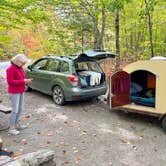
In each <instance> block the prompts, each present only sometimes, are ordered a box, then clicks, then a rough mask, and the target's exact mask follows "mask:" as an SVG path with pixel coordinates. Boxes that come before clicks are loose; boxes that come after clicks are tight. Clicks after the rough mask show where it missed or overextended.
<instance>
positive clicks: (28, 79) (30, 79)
mask: <svg viewBox="0 0 166 166" xmlns="http://www.w3.org/2000/svg"><path fill="white" fill-rule="evenodd" d="M32 80H33V79H32V78H26V79H24V82H25V84H29V83H30V82H32Z"/></svg>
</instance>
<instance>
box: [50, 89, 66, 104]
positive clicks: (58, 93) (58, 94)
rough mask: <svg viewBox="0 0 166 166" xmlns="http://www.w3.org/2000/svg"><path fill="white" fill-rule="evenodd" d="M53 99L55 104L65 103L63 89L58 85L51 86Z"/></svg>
mask: <svg viewBox="0 0 166 166" xmlns="http://www.w3.org/2000/svg"><path fill="white" fill-rule="evenodd" d="M52 97H53V101H54V102H55V104H58V105H64V104H65V96H64V93H63V90H62V88H61V87H60V86H56V87H54V88H53V93H52Z"/></svg>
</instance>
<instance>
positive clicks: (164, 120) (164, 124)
mask: <svg viewBox="0 0 166 166" xmlns="http://www.w3.org/2000/svg"><path fill="white" fill-rule="evenodd" d="M162 128H163V129H164V131H166V115H165V116H164V117H163V119H162Z"/></svg>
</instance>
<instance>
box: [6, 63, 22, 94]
mask: <svg viewBox="0 0 166 166" xmlns="http://www.w3.org/2000/svg"><path fill="white" fill-rule="evenodd" d="M6 76H7V83H8V93H11V94H15V93H23V92H24V91H25V82H24V79H25V73H24V70H23V68H22V67H18V66H16V65H15V64H11V65H10V66H9V67H8V68H7V70H6Z"/></svg>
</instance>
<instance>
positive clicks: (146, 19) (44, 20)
mask: <svg viewBox="0 0 166 166" xmlns="http://www.w3.org/2000/svg"><path fill="white" fill-rule="evenodd" d="M165 16H166V1H165V0H68V1H67V0H1V1H0V22H1V23H0V59H8V58H11V57H12V56H13V55H15V54H17V53H20V52H24V53H26V54H27V55H28V56H29V57H31V58H38V57H41V56H44V55H47V54H55V55H67V56H71V55H74V54H76V53H79V52H82V51H84V50H88V49H104V50H110V51H112V52H114V53H116V54H117V58H116V66H117V67H118V66H119V65H120V64H119V62H120V61H122V60H124V59H125V60H126V61H129V62H130V61H135V60H139V59H150V58H151V57H153V56H166V17H165Z"/></svg>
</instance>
